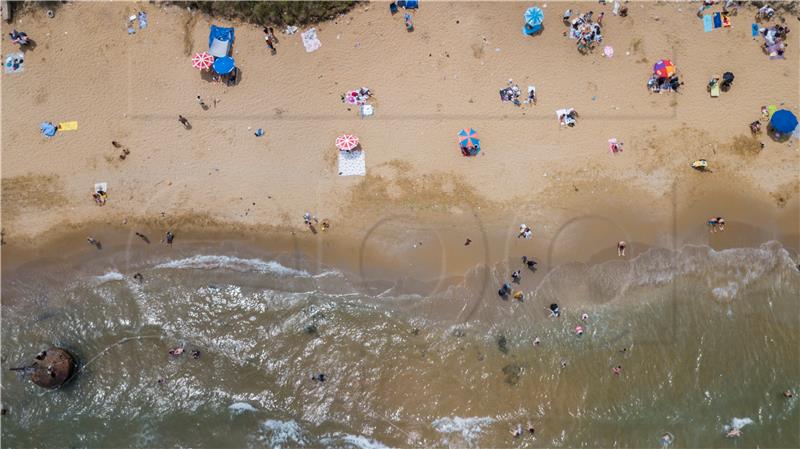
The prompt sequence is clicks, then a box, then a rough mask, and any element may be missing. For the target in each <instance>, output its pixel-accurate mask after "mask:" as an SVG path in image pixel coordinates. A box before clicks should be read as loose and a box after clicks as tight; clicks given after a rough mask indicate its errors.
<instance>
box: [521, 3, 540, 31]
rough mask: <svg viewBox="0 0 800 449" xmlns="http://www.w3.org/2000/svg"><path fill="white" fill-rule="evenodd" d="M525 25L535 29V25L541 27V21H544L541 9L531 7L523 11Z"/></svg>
mask: <svg viewBox="0 0 800 449" xmlns="http://www.w3.org/2000/svg"><path fill="white" fill-rule="evenodd" d="M524 17H525V23H527V24H528V25H530V26H532V27H535V26H536V25H541V24H542V21H543V20H544V12H542V10H541V9H539V8H536V7H533V8H528V9H527V10H526V11H525V15H524Z"/></svg>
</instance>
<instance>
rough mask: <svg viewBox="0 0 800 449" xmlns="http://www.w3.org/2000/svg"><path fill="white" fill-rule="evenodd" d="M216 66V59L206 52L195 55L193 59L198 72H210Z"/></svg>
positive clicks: (193, 64)
mask: <svg viewBox="0 0 800 449" xmlns="http://www.w3.org/2000/svg"><path fill="white" fill-rule="evenodd" d="M212 64H214V57H213V56H211V55H210V54H208V53H206V52H202V53H195V55H194V57H193V58H192V67H194V68H196V69H198V70H208V69H210V68H211V65H212Z"/></svg>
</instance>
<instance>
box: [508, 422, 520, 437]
mask: <svg viewBox="0 0 800 449" xmlns="http://www.w3.org/2000/svg"><path fill="white" fill-rule="evenodd" d="M511 435H514V438H518V437H519V436H520V435H522V424H517V427H515V428H513V429H511Z"/></svg>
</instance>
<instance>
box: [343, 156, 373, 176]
mask: <svg viewBox="0 0 800 449" xmlns="http://www.w3.org/2000/svg"><path fill="white" fill-rule="evenodd" d="M366 174H367V162H366V159H365V158H364V151H363V150H362V151H340V152H339V176H364V175H366Z"/></svg>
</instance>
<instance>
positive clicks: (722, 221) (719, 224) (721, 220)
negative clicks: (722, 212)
mask: <svg viewBox="0 0 800 449" xmlns="http://www.w3.org/2000/svg"><path fill="white" fill-rule="evenodd" d="M717 228H718V229H719V232H722V231H724V230H725V219H724V218H722V217H717Z"/></svg>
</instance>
